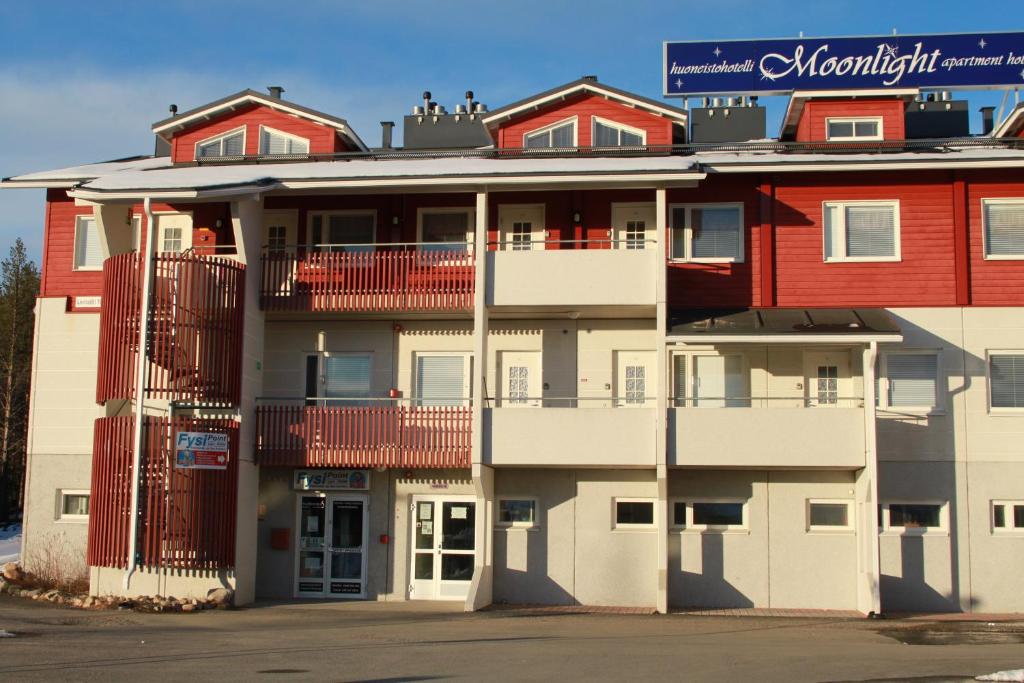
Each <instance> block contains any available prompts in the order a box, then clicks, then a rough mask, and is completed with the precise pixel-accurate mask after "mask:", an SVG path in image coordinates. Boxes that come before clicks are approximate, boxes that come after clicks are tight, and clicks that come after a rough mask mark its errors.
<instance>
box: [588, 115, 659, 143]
mask: <svg viewBox="0 0 1024 683" xmlns="http://www.w3.org/2000/svg"><path fill="white" fill-rule="evenodd" d="M593 132H594V142H593V145H594V147H639V146H641V145H644V144H646V142H647V132H646V131H644V130H641V129H640V128H632V127H630V126H624V125H622V124H621V123H615V122H613V121H608V120H607V119H602V118H599V117H597V116H595V117H594V131H593Z"/></svg>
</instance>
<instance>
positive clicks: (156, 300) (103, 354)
mask: <svg viewBox="0 0 1024 683" xmlns="http://www.w3.org/2000/svg"><path fill="white" fill-rule="evenodd" d="M154 268H155V271H154V279H153V289H152V299H151V307H150V308H151V310H150V316H149V343H148V346H147V348H146V357H147V362H146V378H145V379H146V395H147V396H148V397H151V398H166V399H170V400H180V401H190V402H202V403H213V404H226V405H234V404H237V403H238V399H239V391H240V386H241V355H242V354H241V344H242V323H243V313H244V311H243V295H244V291H243V288H244V284H245V266H243V265H241V264H239V263H238V262H236V261H233V260H231V259H226V258H222V257H216V256H204V255H199V254H191V253H189V254H158V255H157V256H156V260H155V263H154ZM141 303H142V259H141V257H140V255H139V254H134V253H132V254H120V255H118V256H112V257H110V258H108V259H107V260H106V261H105V262H104V263H103V308H102V310H101V313H100V350H99V373H98V376H97V380H96V401H97V402H98V403H105V402H106V401H109V400H111V399H123V398H133V397H134V396H135V372H136V364H137V359H138V346H139V325H140V319H141Z"/></svg>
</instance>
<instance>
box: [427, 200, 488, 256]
mask: <svg viewBox="0 0 1024 683" xmlns="http://www.w3.org/2000/svg"><path fill="white" fill-rule="evenodd" d="M475 216H476V211H475V210H473V209H471V208H469V207H452V208H426V209H418V210H417V211H416V241H417V242H419V243H420V245H419V249H420V251H453V252H467V251H471V248H472V244H473V235H474V234H475V232H476V225H475V223H474V221H475Z"/></svg>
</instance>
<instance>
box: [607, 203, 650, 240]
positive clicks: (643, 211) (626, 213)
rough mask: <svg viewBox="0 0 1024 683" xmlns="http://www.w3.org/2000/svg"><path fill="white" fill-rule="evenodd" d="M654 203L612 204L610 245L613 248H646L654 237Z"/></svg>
mask: <svg viewBox="0 0 1024 683" xmlns="http://www.w3.org/2000/svg"><path fill="white" fill-rule="evenodd" d="M655 218H656V213H655V209H654V204H650V203H647V202H643V203H628V204H626V203H620V204H612V240H613V243H612V246H613V247H614V248H615V249H646V248H648V247H649V246H652V245H651V244H650V242H651V241H653V240H654V239H655V237H656V235H655V233H654V225H655V222H656V221H655Z"/></svg>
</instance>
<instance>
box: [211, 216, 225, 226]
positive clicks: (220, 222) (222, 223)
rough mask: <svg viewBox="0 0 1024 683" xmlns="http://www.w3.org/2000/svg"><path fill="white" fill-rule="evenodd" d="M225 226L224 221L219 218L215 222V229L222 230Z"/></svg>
mask: <svg viewBox="0 0 1024 683" xmlns="http://www.w3.org/2000/svg"><path fill="white" fill-rule="evenodd" d="M223 226H224V221H222V220H221V219H219V218H218V219H217V220H215V221H214V222H213V227H215V228H221V227H223Z"/></svg>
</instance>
